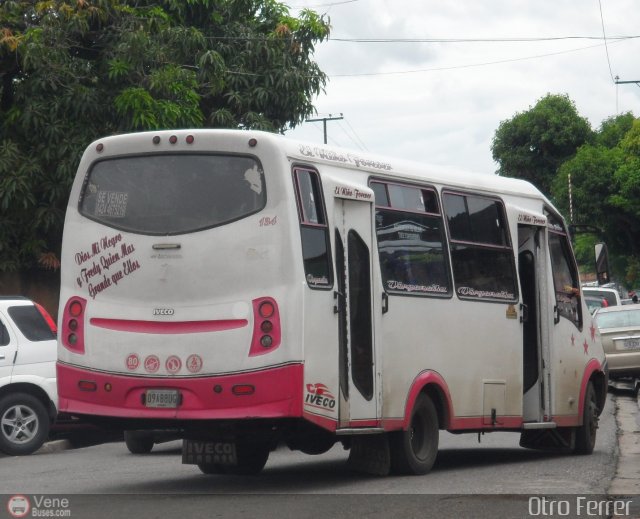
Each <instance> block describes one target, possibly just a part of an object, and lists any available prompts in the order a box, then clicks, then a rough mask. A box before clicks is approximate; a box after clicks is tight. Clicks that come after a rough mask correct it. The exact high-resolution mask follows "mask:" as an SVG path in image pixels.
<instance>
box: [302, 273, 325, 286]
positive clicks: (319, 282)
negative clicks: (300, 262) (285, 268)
mask: <svg viewBox="0 0 640 519" xmlns="http://www.w3.org/2000/svg"><path fill="white" fill-rule="evenodd" d="M307 283H309V284H310V285H328V284H329V279H328V278H327V277H326V276H322V277H319V278H318V277H315V276H314V275H313V274H307Z"/></svg>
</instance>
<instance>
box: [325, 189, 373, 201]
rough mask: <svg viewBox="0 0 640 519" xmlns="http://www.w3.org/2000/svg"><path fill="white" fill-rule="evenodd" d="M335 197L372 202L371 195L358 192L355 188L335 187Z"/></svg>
mask: <svg viewBox="0 0 640 519" xmlns="http://www.w3.org/2000/svg"><path fill="white" fill-rule="evenodd" d="M333 194H334V195H335V196H339V197H342V198H352V199H354V200H369V201H371V200H373V195H372V194H371V193H367V192H364V191H360V190H359V189H357V188H355V187H347V186H336V187H335V188H334V190H333Z"/></svg>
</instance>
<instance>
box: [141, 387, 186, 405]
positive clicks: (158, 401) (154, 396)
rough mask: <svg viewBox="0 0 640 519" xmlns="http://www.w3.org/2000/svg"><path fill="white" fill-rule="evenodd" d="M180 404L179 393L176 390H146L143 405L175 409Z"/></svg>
mask: <svg viewBox="0 0 640 519" xmlns="http://www.w3.org/2000/svg"><path fill="white" fill-rule="evenodd" d="M179 403H180V392H179V391H178V390H176V389H147V391H146V393H145V399H144V405H145V406H146V407H165V408H175V407H178V404H179Z"/></svg>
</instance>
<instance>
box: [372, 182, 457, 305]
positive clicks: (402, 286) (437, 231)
mask: <svg viewBox="0 0 640 519" xmlns="http://www.w3.org/2000/svg"><path fill="white" fill-rule="evenodd" d="M369 185H370V187H371V189H373V192H374V193H375V197H376V236H377V239H378V252H379V257H380V270H381V273H382V282H383V284H384V288H385V291H386V292H388V293H390V294H404V295H411V296H441V297H450V296H451V292H452V291H451V281H450V275H449V264H448V261H447V259H448V258H447V254H446V249H445V245H444V243H445V238H444V229H443V223H442V215H441V214H440V209H439V205H438V198H437V195H436V192H435V190H434V189H432V188H427V187H422V186H415V185H409V184H407V185H405V184H397V183H391V182H383V181H381V180H374V181H371V182H370V183H369Z"/></svg>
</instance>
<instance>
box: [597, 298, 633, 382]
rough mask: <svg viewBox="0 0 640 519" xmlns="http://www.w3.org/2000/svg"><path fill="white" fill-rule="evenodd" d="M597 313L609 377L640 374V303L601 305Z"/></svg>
mask: <svg viewBox="0 0 640 519" xmlns="http://www.w3.org/2000/svg"><path fill="white" fill-rule="evenodd" d="M595 317H596V323H597V325H598V329H599V330H600V335H601V337H602V346H603V347H604V353H605V355H606V357H607V363H608V365H609V377H610V378H612V379H613V378H620V377H640V304H637V305H620V306H609V307H607V308H600V309H598V310H597V311H596V314H595Z"/></svg>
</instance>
